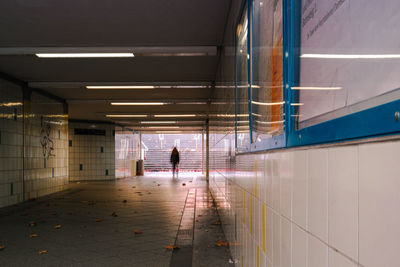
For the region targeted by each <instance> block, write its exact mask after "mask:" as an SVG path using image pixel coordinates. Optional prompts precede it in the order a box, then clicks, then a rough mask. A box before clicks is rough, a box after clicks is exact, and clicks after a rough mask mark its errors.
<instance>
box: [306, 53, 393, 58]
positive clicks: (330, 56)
mask: <svg viewBox="0 0 400 267" xmlns="http://www.w3.org/2000/svg"><path fill="white" fill-rule="evenodd" d="M300 57H301V58H326V59H391V58H400V54H381V55H346V54H303V55H301V56H300Z"/></svg>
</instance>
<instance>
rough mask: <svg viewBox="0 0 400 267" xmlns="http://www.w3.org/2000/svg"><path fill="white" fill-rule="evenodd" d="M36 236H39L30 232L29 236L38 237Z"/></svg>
mask: <svg viewBox="0 0 400 267" xmlns="http://www.w3.org/2000/svg"><path fill="white" fill-rule="evenodd" d="M38 236H39V235H38V234H30V235H29V237H30V238H34V237H38Z"/></svg>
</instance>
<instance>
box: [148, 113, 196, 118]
mask: <svg viewBox="0 0 400 267" xmlns="http://www.w3.org/2000/svg"><path fill="white" fill-rule="evenodd" d="M196 116H197V115H196V114H174V115H173V114H159V115H154V117H156V118H171V117H172V118H173V117H180V118H189V117H196Z"/></svg>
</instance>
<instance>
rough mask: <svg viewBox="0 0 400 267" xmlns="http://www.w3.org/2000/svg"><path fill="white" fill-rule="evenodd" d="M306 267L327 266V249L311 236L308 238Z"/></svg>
mask: <svg viewBox="0 0 400 267" xmlns="http://www.w3.org/2000/svg"><path fill="white" fill-rule="evenodd" d="M308 266H309V267H327V266H328V247H327V246H326V245H325V244H324V243H322V241H320V240H319V239H317V238H315V237H314V236H312V235H309V236H308Z"/></svg>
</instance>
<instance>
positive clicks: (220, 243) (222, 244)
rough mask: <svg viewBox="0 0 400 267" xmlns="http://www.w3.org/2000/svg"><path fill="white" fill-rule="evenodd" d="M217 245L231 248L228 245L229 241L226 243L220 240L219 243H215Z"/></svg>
mask: <svg viewBox="0 0 400 267" xmlns="http://www.w3.org/2000/svg"><path fill="white" fill-rule="evenodd" d="M215 245H216V246H217V247H227V246H229V244H228V242H227V241H226V242H224V241H222V240H218V242H217V243H215Z"/></svg>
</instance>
